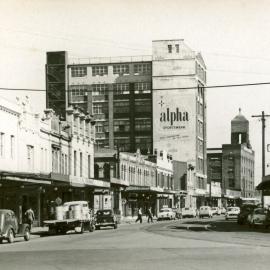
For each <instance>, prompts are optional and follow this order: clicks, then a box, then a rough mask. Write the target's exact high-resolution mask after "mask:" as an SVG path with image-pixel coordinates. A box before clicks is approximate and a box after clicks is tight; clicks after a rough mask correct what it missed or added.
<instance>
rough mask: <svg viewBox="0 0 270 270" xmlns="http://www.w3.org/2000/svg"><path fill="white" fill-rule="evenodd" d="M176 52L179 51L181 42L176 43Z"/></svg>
mask: <svg viewBox="0 0 270 270" xmlns="http://www.w3.org/2000/svg"><path fill="white" fill-rule="evenodd" d="M175 49H176V52H177V53H179V44H175Z"/></svg>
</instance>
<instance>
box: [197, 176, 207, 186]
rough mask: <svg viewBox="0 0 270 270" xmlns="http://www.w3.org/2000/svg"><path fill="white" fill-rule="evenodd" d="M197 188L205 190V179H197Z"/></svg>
mask: <svg viewBox="0 0 270 270" xmlns="http://www.w3.org/2000/svg"><path fill="white" fill-rule="evenodd" d="M197 188H199V189H206V179H204V178H202V177H197Z"/></svg>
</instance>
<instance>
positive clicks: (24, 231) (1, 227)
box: [0, 209, 30, 243]
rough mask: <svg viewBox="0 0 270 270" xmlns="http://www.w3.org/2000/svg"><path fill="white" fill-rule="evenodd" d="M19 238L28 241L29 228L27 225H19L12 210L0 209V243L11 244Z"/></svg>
mask: <svg viewBox="0 0 270 270" xmlns="http://www.w3.org/2000/svg"><path fill="white" fill-rule="evenodd" d="M19 236H22V237H24V240H25V241H28V240H29V239H30V226H29V225H28V224H19V222H18V220H17V218H16V216H15V214H14V212H13V211H12V210H8V209H0V243H2V241H3V240H7V241H8V243H13V242H14V238H15V237H19Z"/></svg>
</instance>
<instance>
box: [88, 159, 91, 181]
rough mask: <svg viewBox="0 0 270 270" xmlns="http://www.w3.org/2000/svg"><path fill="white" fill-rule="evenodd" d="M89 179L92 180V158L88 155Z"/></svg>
mask: <svg viewBox="0 0 270 270" xmlns="http://www.w3.org/2000/svg"><path fill="white" fill-rule="evenodd" d="M88 178H91V156H90V155H88Z"/></svg>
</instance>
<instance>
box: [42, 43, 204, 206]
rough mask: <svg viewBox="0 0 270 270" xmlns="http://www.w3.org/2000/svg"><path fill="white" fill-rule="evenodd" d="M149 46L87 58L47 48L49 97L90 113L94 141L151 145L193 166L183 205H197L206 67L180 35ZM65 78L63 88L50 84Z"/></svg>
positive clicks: (132, 147) (130, 147)
mask: <svg viewBox="0 0 270 270" xmlns="http://www.w3.org/2000/svg"><path fill="white" fill-rule="evenodd" d="M152 51H153V52H152V56H142V57H138V56H137V57H120V58H90V59H68V57H67V53H65V52H64V53H63V52H48V53H47V67H46V75H47V76H46V78H47V104H50V105H51V106H52V108H54V105H55V106H58V108H62V106H59V103H58V102H59V101H61V100H62V105H64V103H65V105H66V106H67V105H69V104H72V105H77V106H80V107H81V108H83V109H84V110H85V111H88V112H89V113H90V114H92V115H93V117H94V119H95V121H96V125H95V129H96V143H97V145H99V146H102V147H103V146H105V147H109V148H112V149H113V148H117V147H118V149H120V150H121V151H129V152H133V153H134V152H136V150H137V149H140V151H141V153H143V154H146V153H153V149H154V148H156V149H158V150H166V151H167V152H168V153H169V154H172V155H173V156H174V159H175V160H177V161H181V162H186V163H187V166H188V167H192V168H193V170H192V171H191V170H190V177H189V181H188V182H189V184H188V194H189V195H188V197H187V204H188V205H190V206H193V207H196V206H197V207H198V206H200V205H202V204H204V202H205V194H206V188H207V183H206V91H205V89H204V86H205V85H206V66H205V63H204V61H203V58H202V56H201V55H200V54H197V53H195V52H194V51H192V50H191V49H190V48H189V47H188V46H187V45H186V44H185V43H184V41H183V40H182V39H180V40H161V41H153V43H152ZM57 54H59V56H57ZM59 59H60V60H61V61H60V60H59ZM58 60H59V61H60V62H61V63H60V64H59V66H57V65H56V64H55V63H57V64H58V62H59V61H58ZM63 65H64V66H65V71H63V69H62V68H63ZM58 72H59V74H58ZM55 73H56V74H55ZM64 78H66V79H65V85H66V89H63V88H61V87H60V88H58V89H55V87H56V85H57V83H59V84H60V85H64V84H63V79H64ZM55 80H56V81H57V83H55ZM63 91H64V92H63ZM60 92H61V93H60ZM54 100H55V102H54ZM60 113H61V112H60Z"/></svg>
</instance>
